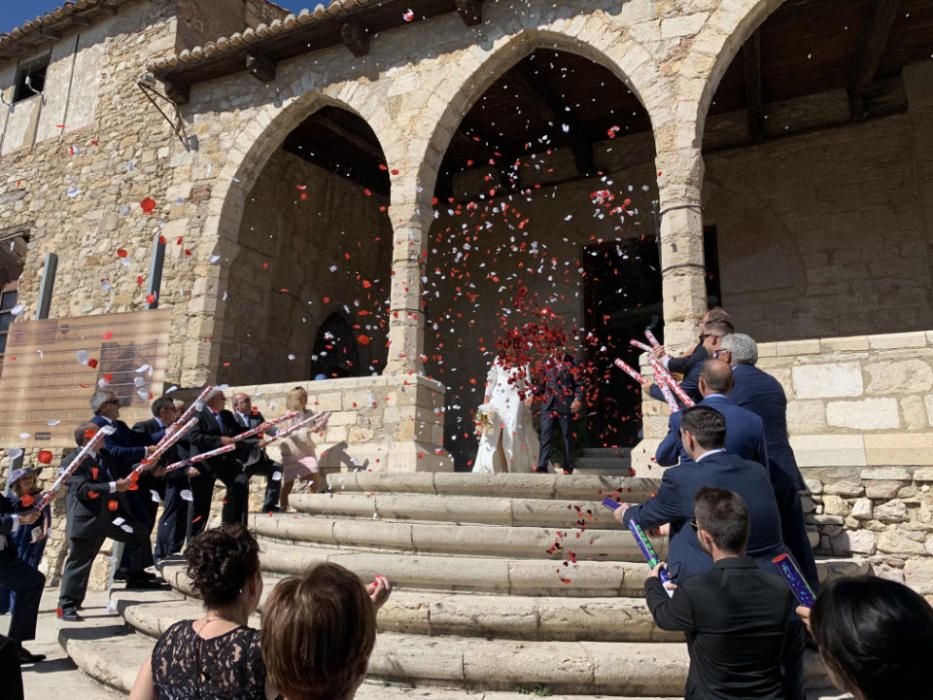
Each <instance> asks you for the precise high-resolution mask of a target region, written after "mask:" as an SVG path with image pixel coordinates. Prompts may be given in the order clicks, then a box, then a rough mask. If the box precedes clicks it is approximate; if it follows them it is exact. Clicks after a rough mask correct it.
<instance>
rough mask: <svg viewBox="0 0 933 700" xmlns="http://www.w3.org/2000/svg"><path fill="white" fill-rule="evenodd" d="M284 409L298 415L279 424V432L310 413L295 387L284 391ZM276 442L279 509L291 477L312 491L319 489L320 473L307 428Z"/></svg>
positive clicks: (285, 501) (300, 390) (285, 506)
mask: <svg viewBox="0 0 933 700" xmlns="http://www.w3.org/2000/svg"><path fill="white" fill-rule="evenodd" d="M285 408H286V410H288V411H298V414H297V415H296V416H295V417H294V418H290V419H289V420H287V421H285V422H284V423H282V424H280V425H279V430H283V431H284V430H287V429H288V428H289V427H291V426H293V425H295V424H296V423H300V422H301V421H303V420H306V419H307V418H309V417H310V416H311V414H312V411H309V410H308V392H306V391H305V390H304V389H303V388H302V387H300V386H296V387H295V388H294V389H292V390H291V391H289V392H288V398H287V399H286V403H285ZM278 442H279V449H280V450H281V453H282V459H281V462H282V510H283V511H287V510H288V496H289V494H291V492H292V488H293V487H294V485H295V479H299V480H301V481H302V482H304V483H305V484H308V486H309V487H310V489H311V490H312V491H321V490H323V488H324V475H323V474H321V471H320V466H319V465H318V459H317V453H316V447H317V446H316V445H315V443H314V439H313V438H312V431H311V430H308V429H303V430H296V431H295V432H294V433H292V434H291V435H289V436H288V437H286V438H283V439H282V440H279V441H278Z"/></svg>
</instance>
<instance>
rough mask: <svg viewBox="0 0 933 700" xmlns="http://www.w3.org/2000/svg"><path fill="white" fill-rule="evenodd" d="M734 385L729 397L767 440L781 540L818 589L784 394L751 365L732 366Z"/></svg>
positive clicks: (768, 377)
mask: <svg viewBox="0 0 933 700" xmlns="http://www.w3.org/2000/svg"><path fill="white" fill-rule="evenodd" d="M732 376H733V378H734V379H735V386H734V387H733V388H732V391H730V392H729V398H730V399H731V400H732V401H733V402H734V403H736V404H737V405H739V406H741V407H742V408H745V409H747V410H749V411H751V412H752V413H754V414H756V415H758V416H760V417H761V420H762V421H763V422H764V426H765V436H766V439H767V442H768V459H769V465H768V466H769V468H770V470H771V485H772V486H773V487H774V496H775V498H776V499H777V503H778V510H780V512H781V526H782V530H783V533H784V543H785V544H786V545H787V546H788V548H789V549H790V551H791V552H793V553H794V558H795V559H797V562H798V563H799V564H800V568H801V571H802V572H803V575H804V577H805V578H806V579H807V582H808V583H809V584H810V586H811V587H812V588H813V590H814V591H818V590H819V577H818V575H817V571H816V562H815V561H814V560H813V549H812V548H811V547H810V540H809V538H808V537H807V526H806V520H805V518H804V515H803V506H802V505H801V503H800V492H801V491H803V490H806V484H805V483H804V481H803V476H801V474H800V469H799V468H798V467H797V459H796V458H795V457H794V450H793V449H792V448H791V446H790V440H789V439H788V436H787V396H786V395H785V394H784V387H782V386H781V383H780V382H779V381H778V380H777V379H775V378H774V377H772V376H771V375H770V374H768V373H767V372H763V371H762V370H760V369H758V368H757V367H755V366H753V365H736V366H735V367H733V368H732Z"/></svg>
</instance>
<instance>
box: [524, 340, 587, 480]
mask: <svg viewBox="0 0 933 700" xmlns="http://www.w3.org/2000/svg"><path fill="white" fill-rule="evenodd" d="M533 393H534V395H535V397H536V398H537V399H538V400H539V401H540V402H541V451H540V452H539V453H538V468H537V472H538V473H539V474H547V469H548V465H549V464H550V463H551V440H552V438H553V436H554V423H558V424H559V425H560V432H561V435H562V436H563V439H564V460H565V462H566V463H565V464H564V473H565V474H572V473H573V469H574V464H575V457H576V455H575V454H574V451H575V449H576V447H575V445H574V439H573V438H574V435H573V420H574V417H575V416H576V414H577V413H578V412H579V411H580V409H581V408H582V406H583V387H582V386H581V385H580V384H578V383H577V379H576V376H575V375H574V362H573V357H571V356H570V355H568V354H565V353H559V354H555V355H553V356H552V357H551V358H549V359H548V360H547V363H546V366H545V373H544V382H543V383H542V384H539V385H538V386H536V387H535V388H534V392H533ZM528 402H529V404H530V402H531V398H529V399H528Z"/></svg>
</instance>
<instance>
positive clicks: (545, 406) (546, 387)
mask: <svg viewBox="0 0 933 700" xmlns="http://www.w3.org/2000/svg"><path fill="white" fill-rule="evenodd" d="M573 366H574V364H573V361H572V360H567V361H561V362H558V363H554V364H553V365H552V366H550V367H548V369H547V371H546V372H545V374H544V382H543V383H542V384H539V385H538V386H536V387H535V390H534V393H535V395H536V396H538V397H540V398H541V410H542V411H551V412H555V413H560V414H563V415H570V414H571V413H572V411H571V410H570V406H571V404H573V402H574V401H582V400H583V387H582V386H581V385H580V384H578V383H577V379H576V377H575V376H574V373H573Z"/></svg>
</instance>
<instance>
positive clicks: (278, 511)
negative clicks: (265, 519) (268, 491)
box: [263, 506, 282, 513]
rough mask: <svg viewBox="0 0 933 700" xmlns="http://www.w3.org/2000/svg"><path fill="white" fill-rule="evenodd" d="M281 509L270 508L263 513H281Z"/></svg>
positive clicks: (276, 507)
mask: <svg viewBox="0 0 933 700" xmlns="http://www.w3.org/2000/svg"><path fill="white" fill-rule="evenodd" d="M281 512H282V509H281V508H280V507H279V506H272V507H271V508H269V509H268V510H264V511H263V513H281Z"/></svg>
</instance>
